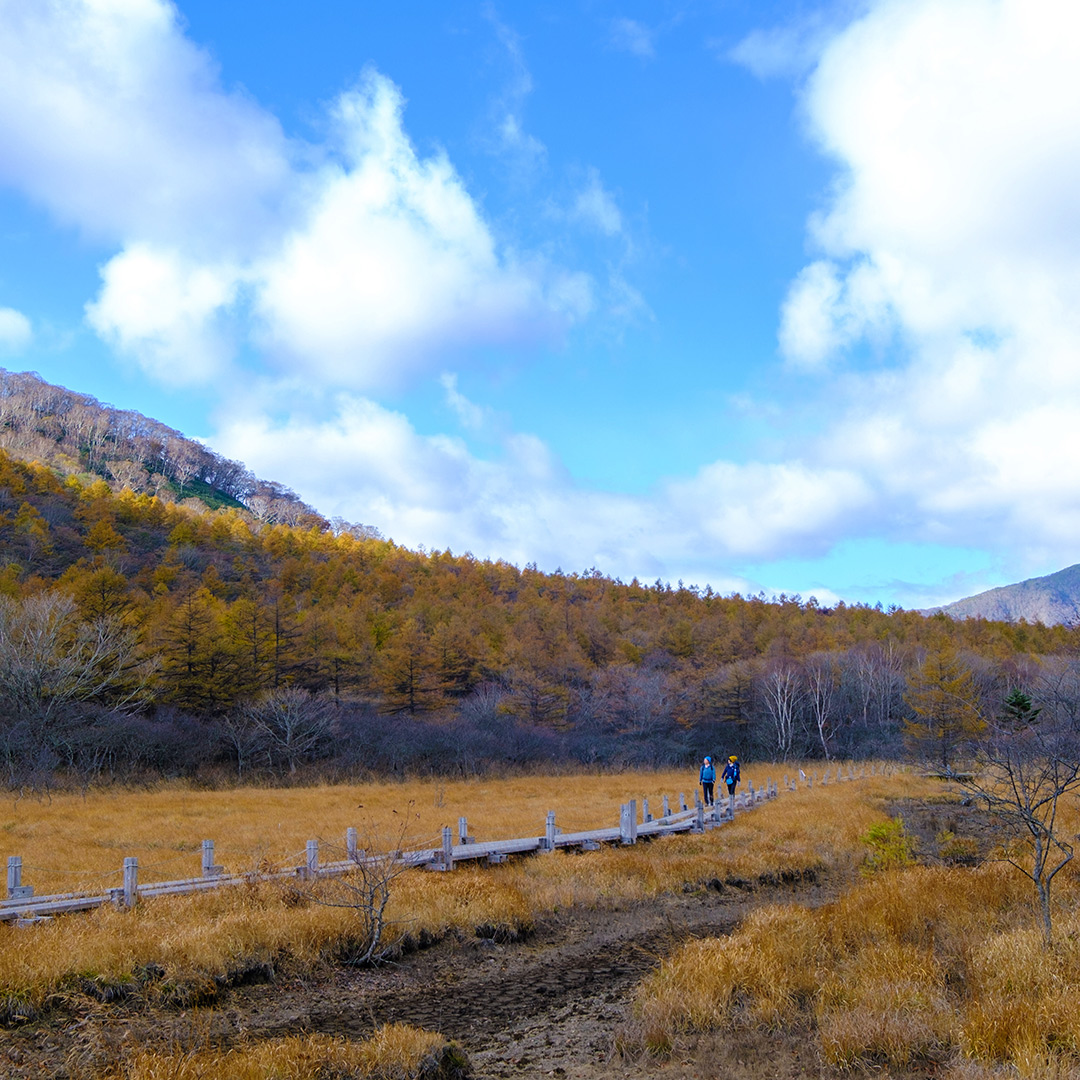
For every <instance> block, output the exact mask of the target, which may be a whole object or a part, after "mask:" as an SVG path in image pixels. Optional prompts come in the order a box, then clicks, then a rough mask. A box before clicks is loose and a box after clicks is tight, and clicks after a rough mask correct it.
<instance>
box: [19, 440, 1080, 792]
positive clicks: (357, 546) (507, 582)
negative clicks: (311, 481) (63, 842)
mask: <svg viewBox="0 0 1080 1080" xmlns="http://www.w3.org/2000/svg"><path fill="white" fill-rule="evenodd" d="M119 487H120V481H119V480H116V481H114V483H113V485H112V486H110V484H108V483H106V482H105V481H104V480H103V479H93V478H91V477H89V476H87V475H85V474H83V475H77V474H71V475H69V476H67V477H66V478H65V477H63V476H61V475H60V474H59V473H57V472H56V471H55V469H53V468H51V467H48V466H45V465H40V464H32V463H26V462H22V461H18V460H16V459H14V458H12V457H11V456H10V455H8V454H7V453H4V452H2V451H0V694H2V701H3V706H2V708H3V712H2V714H0V725H2V727H0V733H2V743H0V755H2V761H3V767H4V770H5V778H6V779H7V781H8V782H10V783H13V784H19V783H27V782H31V781H33V782H35V783H41V782H45V781H46V780H48V781H50V782H51V780H52V779H55V778H56V777H57V776H61V777H64V776H66V777H77V778H81V779H84V780H85V779H88V778H93V777H95V776H99V775H109V776H115V775H143V774H146V773H151V774H159V773H161V774H177V773H186V774H194V773H200V772H201V773H204V774H207V775H210V774H214V773H215V772H216V773H218V774H220V775H223V776H224V775H237V774H239V775H241V776H243V775H259V776H265V775H267V774H275V775H286V774H303V773H304V772H305V770H307V771H310V770H311V769H313V768H317V769H320V770H323V771H329V772H334V771H336V770H344V771H349V772H357V771H367V770H377V771H389V772H393V771H402V770H410V771H414V770H418V769H424V770H427V769H433V770H437V771H446V772H454V773H460V772H470V771H472V770H476V769H481V768H485V767H491V766H499V767H504V766H523V767H524V766H529V767H533V766H537V765H549V764H551V763H557V762H563V761H571V760H572V761H576V762H579V763H594V764H597V765H619V764H623V763H631V762H634V763H641V762H654V763H659V762H676V761H680V760H689V759H690V757H691V755H692V756H696V755H697V754H698V753H700V752H701V751H702V750H703V749H712V750H721V749H722V750H724V751H728V750H733V751H737V752H740V753H742V754H744V755H766V754H767V755H770V756H780V757H782V756H785V755H789V754H808V753H809V754H818V755H824V754H826V753H827V754H829V755H831V756H840V755H860V754H870V753H873V754H880V753H888V752H896V751H898V750H899V749H900V747H901V740H902V736H903V734H904V720H905V718H908V719H910V718H911V717H913V716H915V715H916V714H915V713H914V712H913V705H912V702H913V701H915V699H914V698H913V697H912V694H913V689H912V688H913V687H914V686H917V685H919V680H920V679H922V680H923V682H926V679H927V678H929V676H927V675H926V672H928V671H929V670H930V665H929V663H928V662H926V661H927V658H928V657H929V658H930V659H931V660H935V662H938V661H940V662H942V663H946V664H952V665H953V666H954V668H956V670H958V671H960V672H961V674H962V675H963V678H964V679H965V680H967V681H966V682H965V685H969V686H970V688H971V693H972V694H974V695H976V697H977V698H978V705H979V707H980V708H983V709H993V708H995V707H996V703H997V702H999V701H1000V700H1001V698H1002V697H1003V696H1004V694H1005V693H1006V692H1007V690H1008V688H1009V687H1011V686H1013V685H1024V686H1026V687H1029V688H1031V689H1032V692H1033V693H1035V694H1036V696H1037V697H1038V698H1039V700H1040V701H1041V702H1043V703H1044V704H1047V705H1049V706H1051V707H1055V708H1059V709H1066V710H1074V711H1075V710H1076V709H1077V708H1080V690H1078V689H1077V687H1078V684H1080V680H1078V678H1077V676H1078V674H1080V665H1078V664H1077V661H1076V650H1077V644H1078V642H1080V632H1077V631H1074V630H1069V629H1066V628H1062V627H1056V628H1045V627H1042V626H1028V625H1025V624H1019V625H1012V624H1006V623H990V622H986V621H981V620H965V621H963V622H953V621H951V620H949V619H948V618H946V617H944V616H935V617H930V618H927V617H924V616H922V615H919V614H917V613H914V612H904V611H890V612H885V611H882V610H880V609H879V608H868V607H861V606H853V607H848V606H844V605H838V606H836V607H834V608H822V607H820V606H818V605H817V604H816V603H815V602H814V601H812V600H811V601H809V602H803V601H801V600H800V599H799V598H797V597H794V598H793V597H780V598H779V599H776V600H773V601H766V600H765V598H763V597H750V598H744V597H739V596H718V595H715V594H713V593H711V592H710V591H708V590H706V591H705V592H698V591H697V590H694V589H686V588H682V587H679V588H672V587H671V586H670V585H665V584H663V583H660V582H657V583H655V584H653V585H646V584H643V583H640V582H638V581H632V582H629V583H625V582H621V581H617V580H612V579H610V578H608V577H605V576H604V575H603V574H601V573H599V572H598V571H586V572H585V573H583V574H563V573H555V574H543V573H540V572H538V571H537V570H535V569H534V568H532V567H526V568H524V569H519V568H517V567H515V566H512V565H508V564H506V563H502V562H484V561H480V560H477V559H475V558H473V557H471V556H470V555H467V554H466V555H452V554H451V553H449V552H431V553H424V552H413V551H409V550H405V549H403V548H400V547H398V546H396V545H395V544H394V543H392V542H390V541H388V540H383V539H381V538H378V537H377V536H374V535H372V534H371V532H370V531H369V530H365V529H363V528H358V529H351V528H349V527H347V526H345V525H344V523H338V527H337V528H334V527H331V526H330V525H329V524H328V523H327V522H325V521H324V520H323V519H322V518H319V517H318V516H317V515H314V514H307V515H299V517H298V519H297V520H296V522H295V524H281V523H278V524H274V523H270V522H268V521H265V520H259V518H258V516H257V515H255V514H253V513H252V512H251V511H249V510H247V509H243V508H240V507H237V506H227V507H220V508H219V509H216V510H208V509H206V508H205V507H203V506H202V504H201V503H183V502H181V503H177V502H170V501H168V500H167V499H163V498H160V497H158V496H155V495H152V494H150V493H148V492H143V493H136V492H135V491H133V490H132V489H131V488H130V487H123V488H122V489H121V490H119V491H117V490H115V489H116V488H119ZM957 665H958V667H957ZM949 670H950V671H951V670H952V669H949ZM931 681H932V680H931ZM915 703H916V704H917V701H916V702H915ZM1070 715H1071V713H1070ZM910 733H911V732H910V731H909V732H908V734H910ZM962 735H963V732H962V731H961V732H960V734H959V735H958V736H957V737H958V738H959V737H961V736H962Z"/></svg>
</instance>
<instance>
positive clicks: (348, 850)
mask: <svg viewBox="0 0 1080 1080" xmlns="http://www.w3.org/2000/svg"><path fill="white" fill-rule="evenodd" d="M345 858H347V859H349V860H350V861H351V862H359V861H360V860H359V859H358V858H357V854H356V830H355V829H354V828H352V827H351V826H350V827H349V828H348V829H346V830H345Z"/></svg>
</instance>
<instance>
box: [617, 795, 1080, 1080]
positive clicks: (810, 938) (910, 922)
mask: <svg viewBox="0 0 1080 1080" xmlns="http://www.w3.org/2000/svg"><path fill="white" fill-rule="evenodd" d="M1059 825H1060V827H1061V830H1062V834H1063V835H1065V836H1069V837H1071V836H1073V835H1075V833H1076V832H1077V830H1078V828H1080V809H1078V807H1077V803H1076V800H1075V798H1073V799H1071V800H1070V801H1069V802H1068V803H1063V807H1062V814H1061V820H1060V822H1059ZM1054 917H1055V927H1054V942H1053V946H1052V947H1051V948H1049V949H1048V948H1046V947H1045V946H1044V943H1043V940H1042V933H1041V928H1040V926H1039V925H1038V923H1037V915H1036V910H1035V897H1034V890H1033V887H1032V884H1031V882H1030V881H1028V880H1027V878H1025V877H1024V876H1023V875H1022V874H1021V873H1019V872H1018V871H1017V870H1016V869H1015V868H1013V867H1011V866H1009V865H1008V864H1007V863H1005V862H1003V861H989V862H985V863H983V864H982V865H981V866H978V867H974V868H971V869H960V868H955V867H948V866H941V865H929V866H927V865H919V866H910V867H906V868H894V869H890V870H888V871H886V872H881V873H877V874H872V875H870V876H869V877H865V878H863V879H862V880H860V881H859V882H858V883H857V884H855V885H853V886H852V887H851V888H849V889H848V890H846V891H845V892H844V893H843V894H842V895H841V896H840V898H839V899H838V900H836V901H835V902H834V903H831V904H829V905H827V906H825V907H821V908H817V909H810V908H807V907H804V906H802V905H798V904H784V905H768V906H763V907H761V908H758V909H757V910H756V911H754V912H753V913H752V914H751V915H750V916H749V917H748V918H747V919H746V920H745V922H744V923H743V924H742V926H741V927H740V928H739V930H738V931H737V932H736V933H735V934H733V935H732V936H731V937H729V938H725V939H723V940H719V939H711V940H699V941H693V942H690V943H688V944H687V945H685V946H684V947H682V948H681V949H680V950H679V951H678V952H677V953H676V954H675V955H674V956H672V957H671V958H669V959H668V960H666V961H665V962H664V963H663V964H662V965H661V966H660V967H659V968H658V969H657V970H656V971H655V972H654V973H653V974H652V975H651V976H650V977H649V978H648V979H646V980H645V982H644V983H643V984H642V985H641V986H640V987H639V989H638V992H637V994H636V998H635V1001H634V1014H635V1016H636V1019H637V1024H638V1026H637V1027H636V1029H635V1031H634V1037H636V1038H637V1039H638V1040H640V1044H641V1045H643V1046H644V1047H645V1048H647V1049H650V1050H652V1051H654V1052H658V1053H660V1054H667V1053H669V1052H670V1051H671V1050H672V1049H673V1048H674V1047H675V1046H677V1044H678V1041H679V1039H680V1037H683V1036H686V1035H688V1034H692V1033H695V1032H711V1031H718V1030H720V1031H723V1030H730V1029H731V1028H733V1027H738V1026H744V1027H746V1026H749V1027H762V1026H764V1027H766V1028H783V1027H790V1026H791V1025H793V1024H796V1023H800V1022H803V1023H805V1022H807V1021H809V1022H810V1023H812V1026H813V1027H814V1028H815V1029H816V1031H817V1037H818V1041H819V1046H820V1050H821V1055H822V1058H823V1060H824V1061H826V1062H828V1063H830V1064H832V1065H835V1066H838V1067H840V1068H851V1067H860V1068H873V1069H875V1070H881V1069H883V1068H884V1069H886V1070H887V1069H888V1067H889V1066H900V1067H904V1066H907V1065H908V1064H909V1063H911V1062H913V1061H919V1060H923V1061H947V1062H950V1063H951V1067H950V1068H949V1069H948V1070H947V1071H946V1072H944V1073H943V1075H954V1076H955V1077H956V1078H957V1080H982V1078H989V1077H1000V1076H1019V1077H1025V1078H1027V1077H1030V1078H1037V1080H1042V1078H1047V1080H1048V1078H1050V1077H1054V1078H1058V1080H1065V1078H1074V1077H1080V871H1078V869H1077V868H1076V867H1075V866H1073V865H1072V864H1070V865H1069V866H1068V867H1066V868H1065V870H1063V871H1062V873H1061V874H1060V875H1059V876H1058V878H1057V880H1056V882H1055V916H1054ZM1002 1070H1004V1071H1002ZM885 1075H887V1072H886V1073H885Z"/></svg>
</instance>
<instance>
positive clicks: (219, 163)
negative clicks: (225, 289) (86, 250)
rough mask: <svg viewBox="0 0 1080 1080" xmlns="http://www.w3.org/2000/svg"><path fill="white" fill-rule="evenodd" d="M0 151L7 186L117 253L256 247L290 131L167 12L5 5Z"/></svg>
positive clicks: (125, 2)
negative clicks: (224, 74) (118, 246)
mask: <svg viewBox="0 0 1080 1080" xmlns="http://www.w3.org/2000/svg"><path fill="white" fill-rule="evenodd" d="M0 145H2V146H3V148H4V152H3V154H2V155H0V179H2V180H3V182H5V183H7V184H10V185H12V186H14V187H16V188H18V189H20V190H22V191H23V192H25V193H26V194H27V195H28V196H29V197H30V198H31V199H32V200H33V201H34V202H36V203H38V204H39V205H43V206H45V207H46V208H47V209H48V210H50V211H51V212H52V213H54V214H55V215H56V216H57V217H58V218H59V219H60V220H62V221H64V222H65V223H68V224H71V225H75V226H77V227H78V228H80V229H82V230H84V231H86V232H87V233H89V234H92V235H94V236H95V237H97V238H103V239H105V240H106V241H117V240H121V241H123V240H128V239H131V238H133V237H138V238H139V239H141V240H143V241H153V242H162V241H176V240H178V239H184V240H185V241H187V242H191V243H195V242H197V241H196V240H195V238H194V237H193V236H192V226H193V225H194V224H195V223H198V225H199V229H198V230H197V234H198V235H205V236H213V237H215V238H217V242H219V243H220V242H223V241H228V240H233V241H243V240H244V239H245V238H247V237H248V236H250V233H251V231H252V230H253V229H258V228H259V227H260V226H261V223H262V221H263V220H264V219H265V217H266V215H267V214H268V213H271V212H272V207H273V203H274V201H275V199H276V197H277V195H278V194H279V193H280V190H281V185H282V183H283V181H284V178H285V176H286V174H287V172H288V162H287V157H286V146H285V140H284V138H283V136H282V133H281V130H280V128H279V125H278V124H277V122H276V120H274V118H273V117H272V116H270V115H269V114H267V113H266V112H264V111H263V110H261V109H259V108H258V107H257V106H256V105H255V104H254V103H252V102H251V101H249V100H248V99H247V98H246V97H244V96H243V95H242V94H239V93H229V92H226V91H224V90H223V89H222V88H221V86H220V84H219V81H218V77H217V72H216V70H215V68H214V65H213V64H212V62H211V61H210V59H209V58H208V57H207V55H206V54H205V53H203V52H202V51H201V50H199V49H198V48H196V47H195V46H194V45H192V44H191V42H189V41H187V40H186V39H185V38H184V37H183V36H182V34H181V33H180V32H179V29H178V27H177V22H176V11H175V9H174V8H173V7H172V5H171V4H168V3H165V2H163V0H35V2H34V3H32V4H19V3H5V4H3V5H2V9H0Z"/></svg>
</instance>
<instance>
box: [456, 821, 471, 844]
mask: <svg viewBox="0 0 1080 1080" xmlns="http://www.w3.org/2000/svg"><path fill="white" fill-rule="evenodd" d="M457 832H458V843H459V844H467V843H468V842H469V822H468V819H467V818H463V817H459V818H458V819H457Z"/></svg>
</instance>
